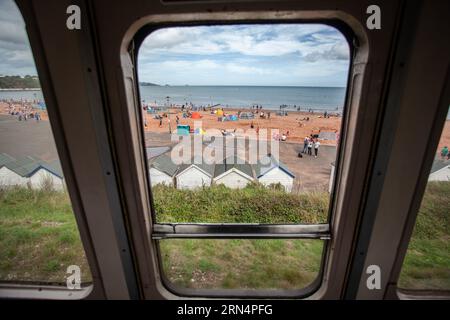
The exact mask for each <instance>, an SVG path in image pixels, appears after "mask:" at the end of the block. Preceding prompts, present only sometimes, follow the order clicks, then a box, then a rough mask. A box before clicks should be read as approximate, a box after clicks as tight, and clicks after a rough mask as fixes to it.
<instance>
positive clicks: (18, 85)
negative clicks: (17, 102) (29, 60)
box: [0, 75, 41, 89]
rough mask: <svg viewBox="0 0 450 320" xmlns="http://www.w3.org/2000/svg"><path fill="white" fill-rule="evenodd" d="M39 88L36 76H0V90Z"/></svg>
mask: <svg viewBox="0 0 450 320" xmlns="http://www.w3.org/2000/svg"><path fill="white" fill-rule="evenodd" d="M40 87H41V85H40V83H39V79H38V77H36V76H30V75H26V76H24V77H21V76H0V89H28V88H40Z"/></svg>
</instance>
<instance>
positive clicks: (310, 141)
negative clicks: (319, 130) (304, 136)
mask: <svg viewBox="0 0 450 320" xmlns="http://www.w3.org/2000/svg"><path fill="white" fill-rule="evenodd" d="M312 147H313V140H312V139H309V141H308V155H309V156H311V155H312Z"/></svg>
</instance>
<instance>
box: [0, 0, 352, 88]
mask: <svg viewBox="0 0 450 320" xmlns="http://www.w3.org/2000/svg"><path fill="white" fill-rule="evenodd" d="M348 66H349V48H348V45H347V42H346V41H345V39H344V37H343V36H342V34H341V33H340V32H339V31H337V30H336V29H334V28H332V27H329V26H325V25H318V24H303V25H294V24H284V25H235V26H212V27H178V28H167V29H160V30H157V31H155V32H153V33H152V34H150V35H149V36H148V37H147V38H146V39H145V41H144V43H143V45H142V47H141V49H140V52H139V68H138V72H139V80H140V81H145V82H154V83H157V84H170V85H186V84H188V85H267V86H331V87H335V86H336V87H345V85H346V81H347V72H348ZM26 74H30V75H36V74H37V73H36V68H35V65H34V61H33V57H32V54H31V49H30V46H29V43H28V38H27V35H26V32H25V25H24V22H23V20H22V17H21V15H20V13H19V11H18V9H17V7H16V5H15V4H14V2H13V1H11V0H0V75H22V76H23V75H26Z"/></svg>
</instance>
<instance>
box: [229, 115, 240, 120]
mask: <svg viewBox="0 0 450 320" xmlns="http://www.w3.org/2000/svg"><path fill="white" fill-rule="evenodd" d="M227 118H228V120H230V121H238V120H239V119H238V117H237V115H235V114H232V115H229V116H227Z"/></svg>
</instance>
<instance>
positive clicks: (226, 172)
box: [213, 157, 254, 189]
mask: <svg viewBox="0 0 450 320" xmlns="http://www.w3.org/2000/svg"><path fill="white" fill-rule="evenodd" d="M243 162H244V161H242V160H240V159H239V158H236V157H230V158H227V159H225V160H224V163H222V164H216V166H215V170H214V179H213V182H214V183H215V184H223V185H225V186H226V187H228V188H231V189H239V188H245V186H247V184H248V183H250V182H252V181H253V180H254V178H253V170H252V166H251V165H250V164H248V163H243Z"/></svg>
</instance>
